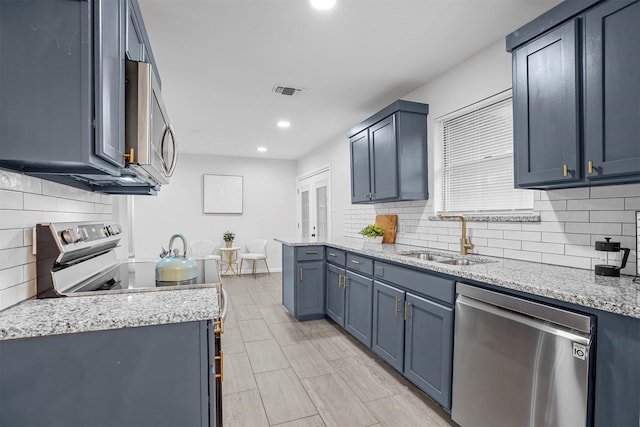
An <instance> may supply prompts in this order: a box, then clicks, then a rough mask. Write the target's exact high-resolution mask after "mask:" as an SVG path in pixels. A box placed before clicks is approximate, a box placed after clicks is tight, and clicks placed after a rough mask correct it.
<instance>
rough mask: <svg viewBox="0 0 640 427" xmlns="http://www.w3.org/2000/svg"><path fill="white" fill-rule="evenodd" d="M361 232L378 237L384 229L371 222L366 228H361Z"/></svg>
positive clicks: (364, 234)
mask: <svg viewBox="0 0 640 427" xmlns="http://www.w3.org/2000/svg"><path fill="white" fill-rule="evenodd" d="M360 234H362V235H363V236H367V237H378V236H382V235H383V234H384V230H383V229H382V227H378V226H377V225H371V224H369V225H367V226H366V227H365V228H363V229H362V230H360Z"/></svg>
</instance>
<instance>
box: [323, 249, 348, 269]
mask: <svg viewBox="0 0 640 427" xmlns="http://www.w3.org/2000/svg"><path fill="white" fill-rule="evenodd" d="M325 255H326V258H325V259H326V260H327V262H330V263H331V264H335V265H339V266H341V267H344V264H345V259H346V257H347V253H346V252H345V251H341V250H340V249H334V248H326V250H325Z"/></svg>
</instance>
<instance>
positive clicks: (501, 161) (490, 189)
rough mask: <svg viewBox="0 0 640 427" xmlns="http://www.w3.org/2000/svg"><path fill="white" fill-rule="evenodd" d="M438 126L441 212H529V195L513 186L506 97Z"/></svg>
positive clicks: (510, 125) (509, 112)
mask: <svg viewBox="0 0 640 427" xmlns="http://www.w3.org/2000/svg"><path fill="white" fill-rule="evenodd" d="M503 98H504V97H503ZM438 125H439V130H440V135H439V136H440V141H441V152H440V156H439V157H440V159H441V165H440V166H441V171H442V177H441V184H442V189H441V190H442V192H441V195H442V200H441V208H442V210H443V211H445V212H487V213H488V212H504V211H513V210H530V209H532V208H533V194H532V192H531V191H526V190H520V189H515V188H514V186H513V113H512V98H511V96H510V95H509V96H508V97H507V98H504V99H500V100H497V101H496V100H495V98H494V99H493V101H488V102H484V103H482V105H479V104H476V105H474V106H473V107H471V108H469V109H465V111H464V112H462V113H460V114H458V115H455V116H452V115H449V116H447V117H446V118H444V119H442V120H440V121H438Z"/></svg>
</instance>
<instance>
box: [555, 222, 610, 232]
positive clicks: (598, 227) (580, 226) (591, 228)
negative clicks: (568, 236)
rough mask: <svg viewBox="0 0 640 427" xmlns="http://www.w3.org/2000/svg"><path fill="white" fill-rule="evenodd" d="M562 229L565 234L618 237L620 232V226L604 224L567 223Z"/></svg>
mask: <svg viewBox="0 0 640 427" xmlns="http://www.w3.org/2000/svg"><path fill="white" fill-rule="evenodd" d="M564 229H565V231H566V232H567V233H583V234H607V235H609V234H615V235H619V234H620V233H621V232H622V224H615V223H605V222H590V223H584V222H567V223H566V224H565V227H564Z"/></svg>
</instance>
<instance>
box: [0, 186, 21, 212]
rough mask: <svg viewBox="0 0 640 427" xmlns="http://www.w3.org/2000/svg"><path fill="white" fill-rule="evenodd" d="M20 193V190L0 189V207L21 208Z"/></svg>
mask: <svg viewBox="0 0 640 427" xmlns="http://www.w3.org/2000/svg"><path fill="white" fill-rule="evenodd" d="M22 194H23V193H22V192H20V191H9V190H0V209H22V206H23V198H22Z"/></svg>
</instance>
